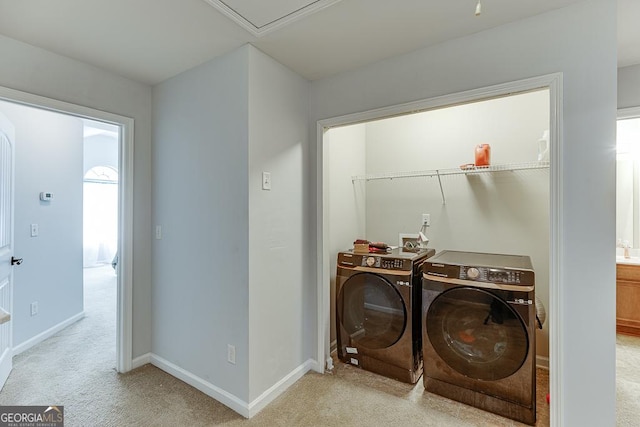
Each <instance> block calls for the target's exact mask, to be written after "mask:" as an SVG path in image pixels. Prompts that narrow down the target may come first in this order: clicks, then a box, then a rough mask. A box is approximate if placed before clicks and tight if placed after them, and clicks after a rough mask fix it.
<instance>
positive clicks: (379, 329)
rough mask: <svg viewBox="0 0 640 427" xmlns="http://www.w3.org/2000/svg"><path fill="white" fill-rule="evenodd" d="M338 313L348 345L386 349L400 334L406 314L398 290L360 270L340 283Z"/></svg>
mask: <svg viewBox="0 0 640 427" xmlns="http://www.w3.org/2000/svg"><path fill="white" fill-rule="evenodd" d="M337 303H338V307H337V308H338V316H339V321H340V324H341V325H342V327H343V328H344V329H345V330H346V331H347V333H348V334H349V336H350V337H351V345H354V346H362V347H366V348H369V349H381V348H387V347H389V346H392V345H393V344H395V343H396V342H397V341H398V340H399V339H400V337H401V336H402V334H403V332H404V329H405V326H406V323H407V313H406V310H405V306H404V303H403V300H402V296H401V295H400V293H399V292H398V290H397V289H396V288H395V287H394V286H393V285H392V284H391V283H390V282H389V281H388V280H386V279H384V278H383V277H381V276H378V275H376V274H371V273H359V274H356V275H354V276H351V277H350V278H349V279H347V281H346V282H345V283H344V284H343V285H342V288H341V290H340V294H339V295H338V301H337Z"/></svg>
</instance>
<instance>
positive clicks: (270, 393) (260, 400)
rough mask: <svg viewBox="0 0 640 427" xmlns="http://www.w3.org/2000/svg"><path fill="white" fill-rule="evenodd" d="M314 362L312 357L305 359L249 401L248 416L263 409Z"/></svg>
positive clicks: (308, 369) (301, 375)
mask: <svg viewBox="0 0 640 427" xmlns="http://www.w3.org/2000/svg"><path fill="white" fill-rule="evenodd" d="M316 364H317V363H316V361H315V360H313V359H309V360H307V361H306V362H304V363H303V364H302V365H300V366H298V367H297V368H295V369H294V370H293V371H291V372H290V373H289V374H288V375H285V376H284V377H283V378H282V379H281V380H280V381H278V382H277V383H275V384H274V385H273V386H271V387H270V388H269V389H268V390H266V391H265V392H264V393H262V394H261V395H260V396H258V397H257V398H256V399H254V400H253V401H252V402H251V403H249V418H251V417H253V416H254V415H255V414H257V413H258V412H260V411H261V410H262V409H264V407H265V406H267V405H268V404H269V403H271V402H272V401H273V400H274V399H275V398H276V397H278V396H280V395H281V394H282V393H283V392H284V391H285V390H286V389H287V388H289V387H290V386H291V385H293V383H295V382H296V381H298V380H299V379H300V378H302V377H303V376H304V374H306V373H307V372H309V371H310V370H311V369H312V368H313V367H315V366H316Z"/></svg>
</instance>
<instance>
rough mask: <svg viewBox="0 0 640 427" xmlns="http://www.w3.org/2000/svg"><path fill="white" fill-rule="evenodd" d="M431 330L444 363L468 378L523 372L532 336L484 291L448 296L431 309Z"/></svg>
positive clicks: (428, 323) (428, 320) (506, 306)
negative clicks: (522, 368)
mask: <svg viewBox="0 0 640 427" xmlns="http://www.w3.org/2000/svg"><path fill="white" fill-rule="evenodd" d="M426 328H427V329H426V332H427V336H428V337H429V342H430V343H431V345H432V346H433V348H434V349H435V351H436V352H437V353H438V355H439V356H440V357H441V358H442V360H444V361H445V362H446V363H447V364H448V365H449V366H451V367H452V368H453V369H455V370H456V371H458V372H460V373H461V374H463V375H465V376H467V377H469V378H474V379H480V380H487V381H494V380H499V379H502V378H506V377H508V376H509V375H512V374H513V373H515V372H516V371H518V369H520V367H521V366H522V364H523V363H524V361H525V359H526V358H527V353H528V351H529V339H528V337H527V330H526V328H525V325H524V323H523V322H522V320H521V319H520V317H519V316H518V314H517V313H516V312H515V310H514V309H513V308H511V307H510V306H509V304H507V303H506V302H505V301H503V300H502V299H500V298H498V297H497V296H496V295H494V294H492V293H491V292H487V291H485V290H483V289H478V288H454V289H450V290H448V291H445V292H443V293H442V294H441V295H440V296H438V297H437V298H436V299H435V300H433V302H432V303H431V304H430V305H429V309H428V310H427V315H426Z"/></svg>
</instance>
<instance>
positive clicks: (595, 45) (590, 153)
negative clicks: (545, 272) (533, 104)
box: [308, 0, 616, 426]
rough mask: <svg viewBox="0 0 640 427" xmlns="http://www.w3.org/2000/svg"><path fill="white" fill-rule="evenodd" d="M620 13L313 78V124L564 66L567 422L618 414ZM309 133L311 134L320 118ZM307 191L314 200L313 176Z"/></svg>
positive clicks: (541, 21) (561, 21)
mask: <svg viewBox="0 0 640 427" xmlns="http://www.w3.org/2000/svg"><path fill="white" fill-rule="evenodd" d="M615 21H616V5H615V2H610V1H607V0H589V1H584V2H580V3H577V4H574V5H572V6H569V7H566V8H563V9H559V10H557V11H553V12H550V13H546V14H542V15H538V16H536V17H532V18H529V19H526V20H522V21H519V22H516V23H512V24H508V25H504V26H501V27H498V28H495V29H492V30H488V31H484V32H480V33H477V34H475V35H473V36H470V37H465V38H461V39H457V40H451V41H448V42H445V43H442V44H439V45H436V46H432V47H429V48H426V49H422V50H419V51H416V52H412V53H409V54H407V55H403V56H400V57H396V58H390V59H387V60H383V61H380V62H379V63H376V64H373V65H371V66H368V67H363V68H361V69H358V70H355V71H352V72H347V73H343V74H340V75H337V76H334V77H330V78H327V79H323V80H320V81H316V82H313V83H312V85H311V123H315V122H316V121H317V120H320V119H327V118H331V117H337V116H341V115H345V114H350V113H356V112H361V111H367V110H371V109H375V108H380V107H384V106H389V105H396V104H401V103H405V102H409V101H414V100H419V99H428V98H433V97H435V96H439V95H445V94H451V93H456V92H461V91H464V90H469V89H474V88H480V87H486V86H490V85H493V84H498V83H502V82H508V81H514V80H519V79H523V78H527V77H532V76H538V75H544V74H549V73H555V72H562V74H563V103H562V106H561V113H562V115H563V135H562V138H563V153H562V158H561V159H555V160H556V161H560V162H561V164H560V182H561V185H562V186H561V194H560V196H561V197H562V199H561V204H562V209H563V211H562V216H561V217H560V218H559V221H560V230H559V231H560V232H561V236H562V245H561V247H560V252H559V253H554V254H552V255H553V256H555V257H559V258H558V259H559V260H560V261H561V263H562V264H561V270H560V272H561V276H560V283H559V286H560V287H561V288H560V295H561V296H562V299H561V301H555V302H554V301H552V307H551V309H552V310H553V309H555V307H554V306H553V305H554V304H559V307H557V310H556V312H557V313H560V314H561V315H560V317H559V319H558V321H559V322H558V324H556V325H551V327H552V328H554V327H555V328H557V332H558V336H559V337H560V339H561V340H562V344H561V346H559V348H557V349H556V351H557V350H560V351H561V353H559V354H558V357H559V359H558V360H557V361H555V362H556V363H557V369H556V370H553V367H554V360H552V361H551V365H552V371H551V376H552V379H554V378H555V379H556V380H557V381H559V384H560V389H559V391H561V393H562V394H561V395H560V396H558V397H556V398H554V402H555V404H556V405H559V406H558V407H557V408H559V412H557V413H558V414H559V416H560V417H561V419H559V420H556V421H557V423H558V425H562V426H579V425H612V424H613V423H614V420H615V288H614V285H615V264H614V254H613V251H611V247H613V244H614V243H615V158H614V154H613V153H614V141H615V108H616V23H615ZM310 132H311V135H312V136H313V137H314V138H313V139H312V141H314V140H315V129H313V126H311V130H310ZM317 143H318V142H317V141H316V144H317ZM316 152H317V151H316V150H312V153H316ZM312 164H316V163H314V162H312ZM316 172H317V171H316V169H315V168H313V169H312V170H311V171H310V176H311V177H315V176H316ZM309 190H310V197H309V200H308V203H310V204H313V203H315V201H316V200H317V198H316V197H317V194H316V186H315V185H311V186H310V187H309ZM594 200H597V201H598V202H597V203H594ZM594 224H597V226H595V225H594ZM313 315H315V313H314V314H313ZM553 345H554V343H553V342H552V346H553ZM552 351H553V349H552ZM596 367H597V369H596ZM585 372H589V387H585V380H584V374H585Z"/></svg>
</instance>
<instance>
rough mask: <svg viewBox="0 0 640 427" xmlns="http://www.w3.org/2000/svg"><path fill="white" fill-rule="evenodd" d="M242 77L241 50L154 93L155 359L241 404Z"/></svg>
mask: <svg viewBox="0 0 640 427" xmlns="http://www.w3.org/2000/svg"><path fill="white" fill-rule="evenodd" d="M247 73H248V50H247V48H246V47H245V48H242V49H239V50H235V51H233V52H231V53H229V54H226V55H224V56H222V57H219V58H217V59H215V60H213V61H210V62H208V63H205V64H203V65H201V66H199V67H196V68H194V69H192V70H189V71H186V72H184V73H182V74H180V75H178V76H176V77H173V78H171V79H169V80H167V81H165V82H163V83H161V84H159V85H157V86H155V87H154V90H153V106H154V108H153V115H154V117H153V118H154V147H153V165H154V172H153V182H154V185H153V212H154V216H153V224H154V225H155V224H159V225H161V226H162V240H154V245H153V298H152V301H153V313H152V319H153V325H152V334H153V353H154V354H155V355H157V356H160V357H162V358H163V359H165V360H167V361H169V362H170V363H172V364H174V365H176V366H178V367H180V368H181V369H184V370H186V371H188V372H189V373H191V374H192V375H195V376H197V377H198V378H201V379H202V380H204V381H207V382H209V383H211V384H213V385H215V386H216V387H218V388H220V389H222V390H224V391H226V392H227V393H230V394H232V395H233V396H235V397H237V398H239V399H240V400H242V401H245V402H246V401H247V400H248V398H249V371H248V367H249V335H248V333H249V313H248V310H249V273H248V270H247V265H248V257H249V249H248V247H249V230H248V227H247V225H248V210H249V198H248V176H249V175H248V155H249V147H248V139H249V131H248V127H247V124H248V114H249V106H248V77H247ZM258 183H259V181H258ZM227 344H231V345H234V346H235V348H236V363H235V365H234V364H231V363H229V362H227Z"/></svg>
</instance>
